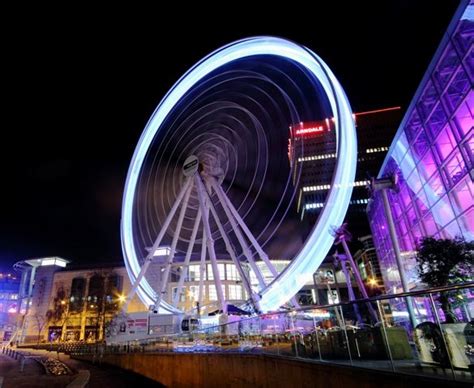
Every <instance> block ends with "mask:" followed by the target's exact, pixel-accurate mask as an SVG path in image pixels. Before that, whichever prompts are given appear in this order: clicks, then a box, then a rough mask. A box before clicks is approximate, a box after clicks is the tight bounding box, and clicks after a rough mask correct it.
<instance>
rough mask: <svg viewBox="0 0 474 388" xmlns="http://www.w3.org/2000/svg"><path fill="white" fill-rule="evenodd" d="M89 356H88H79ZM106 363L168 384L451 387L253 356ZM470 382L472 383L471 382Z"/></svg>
mask: <svg viewBox="0 0 474 388" xmlns="http://www.w3.org/2000/svg"><path fill="white" fill-rule="evenodd" d="M77 358H80V359H83V360H87V357H77ZM102 362H104V363H108V364H112V365H116V366H119V367H121V368H124V369H127V370H131V371H134V372H136V373H139V374H141V375H143V376H146V377H148V378H150V379H152V380H155V381H158V382H160V383H162V384H164V385H165V386H169V387H272V388H273V387H324V388H333V387H334V388H338V387H344V388H349V387H360V388H372V387H373V388H392V387H393V388H399V387H411V386H416V387H417V388H422V387H429V388H434V387H445V388H446V387H451V386H457V387H459V386H463V384H459V383H457V384H455V383H453V382H450V381H447V380H438V379H429V378H425V377H419V376H410V375H401V374H394V373H390V372H381V371H374V370H369V369H362V368H352V367H345V366H339V365H333V364H331V365H330V364H324V363H317V362H307V361H305V360H301V361H299V360H289V359H285V358H282V357H273V356H268V355H250V354H218V353H216V354H179V353H169V354H163V353H162V354H150V353H149V354H146V353H132V354H122V355H105V356H104V357H103V359H102ZM467 386H470V384H468V385H467Z"/></svg>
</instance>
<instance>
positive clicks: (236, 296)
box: [172, 284, 246, 302]
mask: <svg viewBox="0 0 474 388" xmlns="http://www.w3.org/2000/svg"><path fill="white" fill-rule="evenodd" d="M222 291H223V293H224V298H225V299H226V300H245V299H246V297H245V292H244V290H243V288H242V286H240V285H237V284H227V285H222ZM177 292H178V287H173V289H172V294H173V300H174V298H175V296H176V293H177ZM203 292H204V295H203V300H209V301H216V300H218V298H217V290H216V285H215V284H209V285H203ZM198 300H199V286H189V287H183V289H182V292H181V296H180V300H179V301H180V302H186V301H190V302H197V301H198Z"/></svg>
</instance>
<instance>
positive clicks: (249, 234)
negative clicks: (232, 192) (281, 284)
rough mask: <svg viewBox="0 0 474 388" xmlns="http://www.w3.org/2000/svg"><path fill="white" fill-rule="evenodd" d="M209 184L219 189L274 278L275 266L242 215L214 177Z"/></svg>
mask: <svg viewBox="0 0 474 388" xmlns="http://www.w3.org/2000/svg"><path fill="white" fill-rule="evenodd" d="M209 180H210V182H211V185H212V186H213V187H214V190H216V191H217V190H218V191H220V193H221V195H222V197H223V198H224V200H225V202H226V204H227V206H228V208H229V209H230V211H231V213H232V215H233V216H234V218H235V219H236V220H237V222H238V224H239V226H240V227H241V229H242V231H243V232H244V233H245V235H246V236H247V238H248V239H249V241H250V242H251V244H252V245H253V246H254V248H255V250H256V251H257V253H258V255H259V256H260V259H261V260H262V261H263V262H264V263H265V265H266V266H267V267H268V269H269V270H270V272H271V274H272V275H273V277H274V278H276V277H277V276H278V271H277V270H276V269H275V266H274V265H273V264H272V262H271V261H270V260H269V258H268V255H267V254H266V253H265V251H264V250H263V249H262V247H261V246H260V244H259V243H258V241H257V239H256V238H255V237H254V235H253V234H252V232H251V231H250V229H249V228H248V227H247V224H246V223H245V222H244V220H243V219H242V217H240V214H239V212H238V211H237V209H236V208H235V207H234V205H233V204H232V202H231V201H230V199H229V197H227V195H225V193H224V190H223V189H222V187H221V186H220V185H218V184H217V182H216V181H215V179H214V178H212V177H211V178H209Z"/></svg>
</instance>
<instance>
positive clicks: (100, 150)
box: [0, 0, 458, 269]
mask: <svg viewBox="0 0 474 388" xmlns="http://www.w3.org/2000/svg"><path fill="white" fill-rule="evenodd" d="M318 3H319V2H314V4H313V5H312V9H311V10H309V9H304V8H302V7H300V6H297V5H296V3H295V4H294V5H293V8H289V7H290V5H291V4H293V2H291V4H290V3H287V4H286V6H285V8H281V9H275V7H277V8H278V7H279V6H276V3H274V4H273V5H272V7H273V8H272V11H271V12H270V11H269V10H266V11H265V12H264V11H263V10H262V11H258V12H257V11H256V10H255V7H251V6H245V5H244V4H239V3H235V4H233V5H232V6H233V7H234V9H233V10H232V8H229V9H228V10H226V11H224V10H222V15H221V16H220V17H219V16H217V17H210V16H208V17H205V16H202V15H201V14H204V13H205V12H204V11H202V10H201V12H200V13H197V11H196V13H195V11H194V10H188V11H187V15H188V16H183V13H182V10H175V12H173V13H169V14H165V13H163V12H161V13H157V12H156V11H152V10H151V9H148V10H147V9H142V10H140V12H137V11H132V10H129V9H125V8H123V9H120V10H117V9H115V10H114V13H112V12H110V10H109V11H107V12H103V13H99V12H98V11H97V10H94V12H92V11H88V12H84V11H83V12H75V13H74V15H73V14H71V13H66V12H65V11H63V12H64V14H63V15H62V16H61V17H59V16H57V15H61V12H62V10H57V9H56V10H51V13H50V14H49V16H41V17H39V16H38V15H36V14H35V10H32V9H30V10H28V11H27V12H25V10H24V9H22V10H18V12H17V13H12V14H11V15H8V14H5V15H4V18H7V19H9V22H10V24H9V27H8V28H7V30H6V32H5V33H4V34H3V40H4V41H3V42H2V46H3V47H2V57H3V59H2V67H3V70H2V94H3V98H2V100H3V108H4V109H3V112H2V116H3V120H2V131H1V135H2V143H1V144H2V147H1V150H2V151H1V156H0V162H1V166H2V169H1V170H2V178H3V180H2V182H3V184H2V187H1V190H0V193H1V194H0V198H1V202H0V204H1V208H0V264H1V266H2V267H3V268H4V269H7V268H8V267H9V266H10V265H11V264H12V263H14V262H15V261H17V260H22V259H25V258H28V257H38V256H45V255H58V256H62V257H64V258H67V259H71V260H73V261H75V262H81V263H87V262H95V261H120V260H122V255H121V246H120V229H119V220H120V211H121V199H122V190H123V186H124V181H125V177H126V173H127V169H128V164H129V161H130V159H131V156H132V153H133V150H134V148H135V144H136V142H137V140H138V138H139V136H140V134H141V132H142V130H143V127H144V125H145V123H146V121H147V120H148V117H149V116H150V114H151V113H152V112H153V110H154V108H155V106H156V105H157V104H158V102H159V101H160V99H161V98H162V97H163V95H164V94H165V93H166V91H167V90H168V89H169V88H170V87H171V86H172V84H173V83H174V82H175V81H176V80H177V79H178V78H179V77H180V76H181V75H182V74H183V73H184V72H185V71H186V70H187V69H188V68H189V67H190V66H192V65H193V64H194V63H195V62H196V61H198V60H199V59H201V58H202V57H203V56H204V55H206V54H207V53H209V52H210V51H212V50H214V49H217V48H218V47H220V46H222V45H223V44H226V43H229V42H231V41H233V40H236V39H239V38H244V37H248V36H252V35H277V36H281V37H285V38H289V39H292V40H295V41H296V42H298V43H302V44H304V45H306V46H308V47H309V48H311V49H312V50H313V51H315V52H316V53H317V54H318V55H319V56H321V57H322V58H323V59H324V60H325V61H326V63H327V64H328V65H329V66H330V67H331V68H332V70H333V72H334V73H335V75H336V76H337V77H338V79H339V81H340V82H341V84H342V86H343V87H344V88H345V90H346V93H347V95H348V97H349V100H350V102H351V104H352V106H353V109H354V110H356V111H361V110H366V109H375V108H380V107H384V106H392V105H401V106H402V107H403V108H406V107H407V106H408V104H409V102H410V100H411V98H412V97H413V94H414V92H415V90H416V88H417V86H418V84H419V82H420V81H421V78H422V76H423V74H424V71H425V70H426V68H427V66H428V63H429V61H430V59H431V57H432V55H433V54H434V52H435V50H436V48H437V46H438V44H439V42H440V40H441V37H442V35H443V33H444V31H445V30H446V28H447V26H448V24H449V21H450V19H451V17H452V15H453V14H454V11H455V9H456V7H457V5H458V2H457V1H443V2H432V1H410V0H403V1H383V2H381V1H379V2H375V1H373V2H349V1H348V2H343V1H341V2H339V1H338V2H331V3H334V6H324V7H322V6H320V5H318ZM346 3H347V4H346ZM351 3H357V5H355V4H354V5H350V4H351ZM362 3H363V4H362ZM182 6H183V7H184V4H183V5H182ZM230 6H231V5H230V4H228V5H226V7H230ZM25 7H26V6H25ZM42 11H43V12H46V14H47V11H45V10H44V9H43V10H42ZM58 12H59V14H58ZM217 12H219V11H217ZM73 16H74V18H73Z"/></svg>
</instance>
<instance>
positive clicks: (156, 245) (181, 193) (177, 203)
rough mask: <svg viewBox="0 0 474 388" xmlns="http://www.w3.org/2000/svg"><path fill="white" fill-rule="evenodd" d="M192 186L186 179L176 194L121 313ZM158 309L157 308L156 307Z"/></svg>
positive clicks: (135, 290)
mask: <svg viewBox="0 0 474 388" xmlns="http://www.w3.org/2000/svg"><path fill="white" fill-rule="evenodd" d="M191 185H192V179H188V180H187V181H186V183H185V184H184V185H183V187H182V189H181V191H180V192H179V194H178V197H177V198H176V201H175V202H174V204H173V207H172V208H171V210H170V212H169V214H168V217H166V220H165V222H164V224H163V227H162V228H161V230H160V232H159V233H158V237H157V238H156V240H155V242H154V243H153V246H152V248H151V250H150V252H149V253H148V255H147V257H146V258H145V263H144V264H143V267H142V268H141V270H140V272H139V273H138V276H137V277H136V279H135V281H134V282H133V285H132V288H131V289H130V291H129V293H128V295H127V299H125V302H124V303H123V305H122V311H123V312H126V311H127V308H128V304H129V303H130V301H131V300H132V298H133V297H134V295H135V293H136V292H137V288H138V287H139V285H140V282H141V281H142V279H143V277H144V276H145V274H146V271H147V270H148V267H149V266H150V264H151V261H152V260H153V255H154V254H155V251H156V250H157V248H158V247H159V245H160V243H161V240H162V239H163V236H164V235H165V233H166V229H168V226H169V225H170V222H171V220H172V219H173V217H174V214H175V213H176V210H177V209H178V206H179V204H180V202H181V200H182V199H183V197H184V194H185V193H186V190H188V188H189V186H191ZM157 307H159V306H157Z"/></svg>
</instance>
